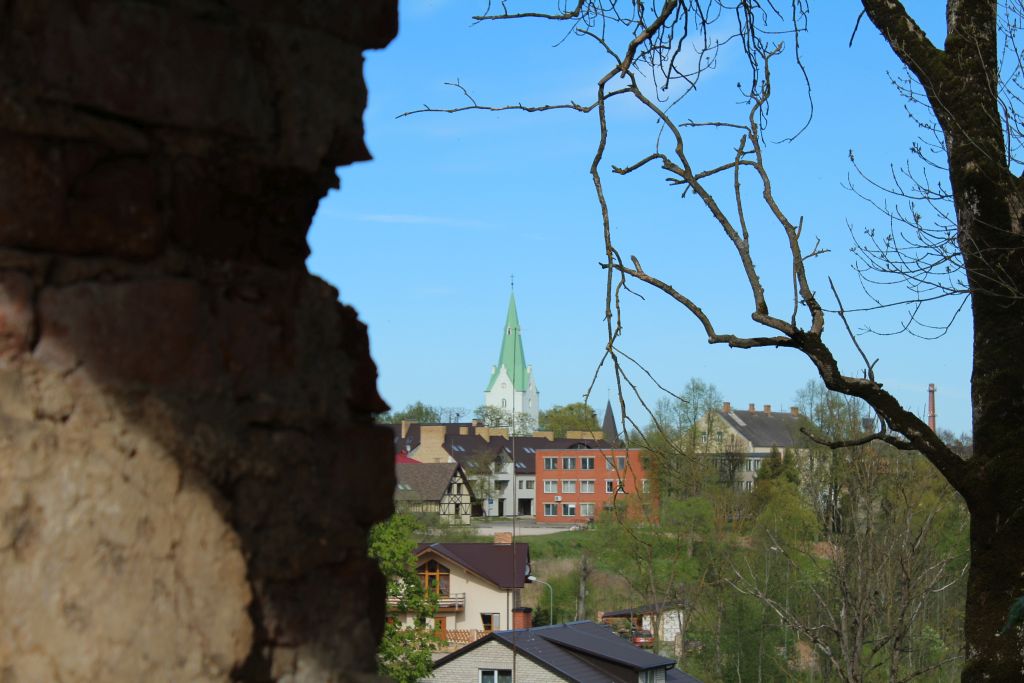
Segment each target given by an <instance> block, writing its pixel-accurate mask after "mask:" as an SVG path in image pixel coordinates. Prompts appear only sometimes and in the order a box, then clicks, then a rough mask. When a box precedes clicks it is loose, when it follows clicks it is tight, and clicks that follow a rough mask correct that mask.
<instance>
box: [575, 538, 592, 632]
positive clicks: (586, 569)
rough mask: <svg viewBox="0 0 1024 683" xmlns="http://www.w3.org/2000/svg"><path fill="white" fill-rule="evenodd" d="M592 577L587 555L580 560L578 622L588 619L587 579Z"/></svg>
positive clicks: (577, 598)
mask: <svg viewBox="0 0 1024 683" xmlns="http://www.w3.org/2000/svg"><path fill="white" fill-rule="evenodd" d="M589 576H590V563H589V562H588V561H587V555H586V553H584V554H583V556H582V557H581V558H580V585H579V591H578V592H577V594H576V621H583V620H584V619H586V618H587V578H588V577H589Z"/></svg>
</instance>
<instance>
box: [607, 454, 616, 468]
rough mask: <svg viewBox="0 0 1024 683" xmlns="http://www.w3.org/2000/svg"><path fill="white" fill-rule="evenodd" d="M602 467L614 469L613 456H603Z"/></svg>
mask: <svg viewBox="0 0 1024 683" xmlns="http://www.w3.org/2000/svg"><path fill="white" fill-rule="evenodd" d="M604 468H605V469H606V470H614V469H615V458H613V457H612V456H610V455H606V456H604Z"/></svg>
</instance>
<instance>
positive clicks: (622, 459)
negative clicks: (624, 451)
mask: <svg viewBox="0 0 1024 683" xmlns="http://www.w3.org/2000/svg"><path fill="white" fill-rule="evenodd" d="M615 459H616V460H617V461H618V464H619V472H625V471H626V456H624V455H620V456H618V457H617V458H615Z"/></svg>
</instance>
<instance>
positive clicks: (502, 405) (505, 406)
mask: <svg viewBox="0 0 1024 683" xmlns="http://www.w3.org/2000/svg"><path fill="white" fill-rule="evenodd" d="M501 388H502V389H504V388H505V384H504V383H502V385H501ZM501 407H502V408H507V407H508V402H507V401H506V400H505V399H501Z"/></svg>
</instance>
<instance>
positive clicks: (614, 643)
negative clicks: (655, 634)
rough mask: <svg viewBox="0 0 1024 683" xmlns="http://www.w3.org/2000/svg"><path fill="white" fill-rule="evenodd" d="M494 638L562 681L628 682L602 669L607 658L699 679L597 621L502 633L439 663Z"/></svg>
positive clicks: (672, 677) (677, 678)
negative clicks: (635, 644)
mask: <svg viewBox="0 0 1024 683" xmlns="http://www.w3.org/2000/svg"><path fill="white" fill-rule="evenodd" d="M490 640H497V641H499V642H501V643H504V644H505V645H506V646H508V647H512V648H515V649H516V650H517V651H518V652H520V653H521V654H523V655H524V656H526V657H528V658H529V659H531V660H532V661H534V662H536V663H537V664H539V665H540V666H543V667H544V668H546V669H548V670H549V671H551V672H553V673H555V674H557V675H558V676H560V677H561V678H562V679H563V680H566V681H571V682H573V683H625V680H626V679H623V678H622V677H620V676H617V675H615V674H614V673H611V672H610V671H609V670H607V669H602V668H601V666H600V665H601V663H602V662H604V663H610V664H614V665H617V666H620V667H624V668H626V669H630V670H632V671H635V672H640V671H648V670H651V669H665V670H666V678H667V680H668V681H673V682H680V683H700V681H698V680H697V679H695V678H693V677H692V676H689V675H687V674H685V673H683V672H681V671H678V670H677V669H675V668H674V666H675V660H673V659H669V658H667V657H661V656H658V655H656V654H652V653H650V652H647V651H646V650H642V649H641V648H638V647H636V646H634V645H632V644H631V643H629V642H628V641H626V640H624V639H623V638H620V637H619V636H617V635H616V634H615V633H613V632H612V631H611V629H609V628H608V627H606V626H601V625H600V624H595V623H594V622H592V621H576V622H571V623H568V624H555V625H553V626H539V627H536V628H529V629H520V630H514V631H497V632H495V633H492V634H490V635H489V636H487V637H486V638H482V639H480V640H478V641H476V642H475V643H473V644H471V645H468V646H466V647H464V648H462V649H461V650H457V651H456V652H453V653H452V654H450V655H447V656H446V657H443V658H441V659H439V660H438V661H437V662H436V663H435V664H434V666H435V667H437V666H441V665H443V664H446V663H447V662H449V661H451V660H453V659H455V658H457V657H461V656H463V655H465V654H467V653H468V652H470V651H472V650H473V649H475V648H476V647H479V646H480V645H482V644H483V643H485V642H488V641H490ZM630 680H634V681H635V680H636V679H635V678H633V679H630Z"/></svg>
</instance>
